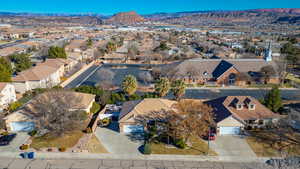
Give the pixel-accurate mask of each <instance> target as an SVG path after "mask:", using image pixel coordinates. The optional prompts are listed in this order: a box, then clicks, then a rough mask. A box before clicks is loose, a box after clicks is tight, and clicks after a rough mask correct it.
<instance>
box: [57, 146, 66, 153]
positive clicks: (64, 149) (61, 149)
mask: <svg viewBox="0 0 300 169" xmlns="http://www.w3.org/2000/svg"><path fill="white" fill-rule="evenodd" d="M58 151H60V152H65V151H67V148H66V147H60V148H59V149H58Z"/></svg>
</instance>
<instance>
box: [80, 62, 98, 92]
mask: <svg viewBox="0 0 300 169" xmlns="http://www.w3.org/2000/svg"><path fill="white" fill-rule="evenodd" d="M101 67H102V65H100V66H98V67H96V69H95V70H93V71H92V72H91V73H90V74H89V75H88V76H87V77H85V78H84V79H83V80H82V81H81V82H80V83H78V85H76V87H79V86H80V85H81V84H82V83H84V82H85V81H86V80H87V79H88V78H90V77H91V76H92V75H93V74H94V73H95V72H96V71H97V70H98V69H99V68H101ZM83 73H84V72H83Z"/></svg>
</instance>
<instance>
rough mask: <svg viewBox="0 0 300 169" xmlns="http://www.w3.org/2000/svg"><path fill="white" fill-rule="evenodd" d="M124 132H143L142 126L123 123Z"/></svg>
mask: <svg viewBox="0 0 300 169" xmlns="http://www.w3.org/2000/svg"><path fill="white" fill-rule="evenodd" d="M123 132H124V133H142V132H144V127H143V126H139V125H124V126H123Z"/></svg>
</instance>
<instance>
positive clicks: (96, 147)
mask: <svg viewBox="0 0 300 169" xmlns="http://www.w3.org/2000/svg"><path fill="white" fill-rule="evenodd" d="M88 151H89V153H108V151H107V150H106V149H105V148H104V146H103V145H102V144H101V142H100V141H99V140H98V138H97V137H96V136H95V135H94V134H93V136H92V138H91V139H90V141H89V142H88Z"/></svg>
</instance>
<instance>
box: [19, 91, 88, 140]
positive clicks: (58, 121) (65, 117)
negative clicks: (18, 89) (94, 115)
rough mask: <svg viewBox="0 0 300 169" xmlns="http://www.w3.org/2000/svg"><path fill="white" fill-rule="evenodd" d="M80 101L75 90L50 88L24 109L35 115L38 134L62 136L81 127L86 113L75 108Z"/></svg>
mask: <svg viewBox="0 0 300 169" xmlns="http://www.w3.org/2000/svg"><path fill="white" fill-rule="evenodd" d="M81 102H82V98H81V97H80V96H79V95H78V94H76V93H75V92H71V91H63V90H51V91H47V92H45V93H43V94H41V95H38V96H36V98H34V99H33V100H32V101H31V102H30V103H29V104H28V105H27V106H26V107H25V108H24V109H25V111H27V112H30V113H31V114H33V115H34V116H35V125H36V126H35V127H36V129H37V131H38V135H45V134H51V136H62V135H64V134H66V133H68V132H71V131H74V130H77V129H83V127H84V126H83V125H84V121H85V120H86V118H87V114H86V112H83V111H82V110H79V109H77V108H76V107H78V105H80V103H81Z"/></svg>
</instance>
